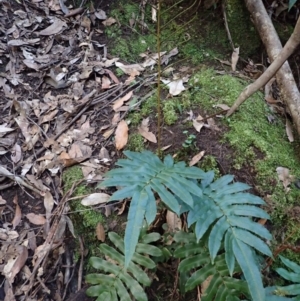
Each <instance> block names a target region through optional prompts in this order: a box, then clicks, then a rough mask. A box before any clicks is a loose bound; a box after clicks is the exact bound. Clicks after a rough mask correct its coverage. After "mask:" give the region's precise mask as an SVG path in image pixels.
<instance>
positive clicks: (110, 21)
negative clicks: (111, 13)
mask: <svg viewBox="0 0 300 301" xmlns="http://www.w3.org/2000/svg"><path fill="white" fill-rule="evenodd" d="M116 22H117V21H116V19H114V18H112V17H109V18H108V19H106V20H105V21H103V22H102V24H103V25H104V26H110V25H112V24H114V23H116Z"/></svg>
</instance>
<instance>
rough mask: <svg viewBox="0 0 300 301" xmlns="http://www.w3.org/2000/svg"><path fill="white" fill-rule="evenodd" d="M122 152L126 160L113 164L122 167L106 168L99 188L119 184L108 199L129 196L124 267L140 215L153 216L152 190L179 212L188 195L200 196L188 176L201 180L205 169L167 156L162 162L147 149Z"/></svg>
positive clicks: (189, 200)
mask: <svg viewBox="0 0 300 301" xmlns="http://www.w3.org/2000/svg"><path fill="white" fill-rule="evenodd" d="M124 154H125V155H126V156H127V157H128V159H120V160H118V162H117V163H116V164H117V165H118V166H120V167H122V168H117V169H114V170H111V171H109V172H108V173H107V174H106V176H107V179H106V180H104V181H103V182H102V183H101V185H100V187H110V186H122V187H123V189H121V190H119V191H117V192H115V193H114V194H113V195H112V197H111V201H113V200H121V199H125V198H131V204H130V209H129V212H128V222H127V227H126V230H125V239H124V241H125V266H126V267H127V266H128V265H129V262H130V260H131V258H132V256H133V253H134V251H135V247H136V244H137V242H138V238H139V234H140V229H141V227H142V224H143V221H144V218H146V221H147V223H148V224H151V223H152V222H153V220H154V218H155V216H156V211H157V209H156V201H155V197H154V191H155V192H157V193H158V195H159V196H160V198H161V200H162V201H163V202H164V203H165V204H166V206H168V207H169V208H170V209H171V210H172V211H173V212H175V213H177V214H180V213H181V212H182V208H193V206H194V201H193V197H192V195H199V196H201V195H202V190H201V188H200V187H199V186H198V185H197V184H195V183H194V182H193V181H191V180H190V179H203V178H204V177H205V172H203V171H202V170H201V169H199V168H196V167H186V164H185V163H184V162H180V163H176V164H174V160H173V158H172V157H171V156H170V155H169V156H167V157H166V158H165V160H164V162H162V161H161V160H160V159H159V158H158V157H157V156H156V155H154V154H153V153H151V152H149V151H144V152H142V153H135V152H131V151H125V152H124ZM183 205H185V206H183ZM181 207H182V208H181Z"/></svg>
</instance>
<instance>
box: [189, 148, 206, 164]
mask: <svg viewBox="0 0 300 301" xmlns="http://www.w3.org/2000/svg"><path fill="white" fill-rule="evenodd" d="M204 154H205V151H202V152H200V153H199V154H197V155H195V156H194V157H193V158H192V160H191V161H190V163H189V166H193V165H195V164H197V163H198V162H199V161H200V160H201V159H202V157H203V156H204Z"/></svg>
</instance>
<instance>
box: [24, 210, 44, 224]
mask: <svg viewBox="0 0 300 301" xmlns="http://www.w3.org/2000/svg"><path fill="white" fill-rule="evenodd" d="M26 217H27V218H28V219H29V221H30V222H31V223H32V224H34V225H44V224H45V223H46V219H45V218H44V217H43V216H42V215H39V214H35V213H28V214H26Z"/></svg>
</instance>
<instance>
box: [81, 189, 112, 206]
mask: <svg viewBox="0 0 300 301" xmlns="http://www.w3.org/2000/svg"><path fill="white" fill-rule="evenodd" d="M109 198H110V195H109V194H106V193H102V192H99V193H92V194H90V195H89V196H87V197H85V198H83V199H82V200H81V205H83V206H94V205H98V204H103V203H107V202H108V201H109Z"/></svg>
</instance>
